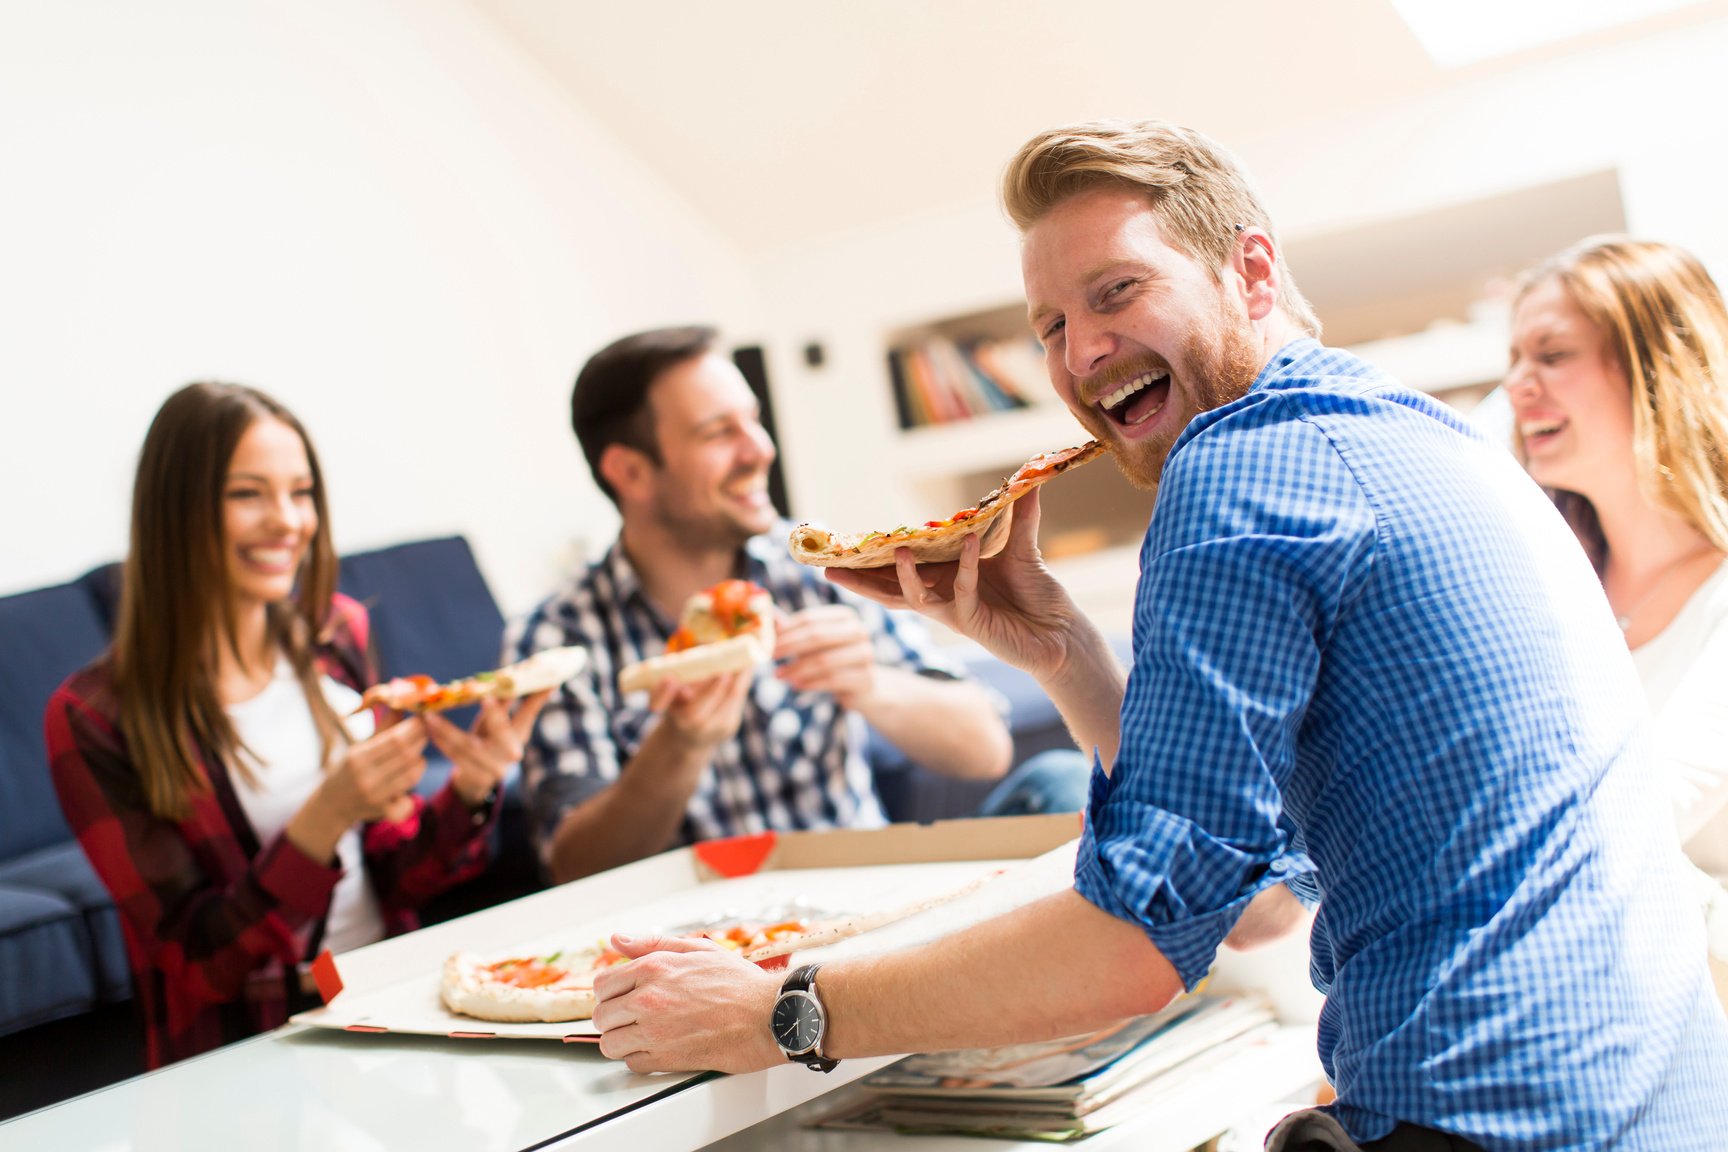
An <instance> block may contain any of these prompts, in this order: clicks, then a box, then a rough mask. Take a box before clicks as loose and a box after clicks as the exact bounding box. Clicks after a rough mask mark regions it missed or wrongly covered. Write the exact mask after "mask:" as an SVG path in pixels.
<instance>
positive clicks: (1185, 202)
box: [1002, 120, 1320, 336]
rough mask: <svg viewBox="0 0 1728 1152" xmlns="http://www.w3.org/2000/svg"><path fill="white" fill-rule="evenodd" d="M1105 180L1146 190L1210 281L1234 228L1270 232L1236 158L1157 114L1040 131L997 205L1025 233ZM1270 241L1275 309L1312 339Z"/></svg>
mask: <svg viewBox="0 0 1728 1152" xmlns="http://www.w3.org/2000/svg"><path fill="white" fill-rule="evenodd" d="M1111 185H1114V186H1118V187H1125V188H1132V189H1136V190H1138V191H1140V192H1143V193H1145V195H1146V198H1147V200H1148V202H1149V203H1150V204H1151V206H1152V211H1153V212H1154V213H1156V214H1157V216H1158V223H1159V227H1160V228H1161V229H1162V230H1163V233H1164V238H1165V240H1166V241H1167V242H1168V243H1169V244H1170V246H1171V247H1172V248H1175V249H1176V250H1177V251H1178V252H1181V253H1183V254H1184V255H1186V256H1188V257H1190V258H1191V259H1194V260H1197V261H1199V262H1200V263H1201V264H1204V265H1205V266H1206V268H1207V269H1208V270H1209V271H1210V272H1211V273H1212V275H1213V277H1214V279H1216V278H1217V276H1218V270H1219V269H1220V268H1222V267H1223V266H1224V263H1225V262H1226V261H1227V260H1229V259H1230V253H1231V251H1232V249H1234V247H1235V245H1236V235H1237V233H1238V232H1240V231H1241V230H1242V229H1243V228H1248V227H1258V228H1261V229H1263V230H1264V231H1265V232H1266V234H1267V235H1269V236H1275V233H1274V232H1273V230H1272V218H1271V216H1269V215H1268V214H1267V212H1266V209H1265V208H1264V207H1263V206H1262V205H1261V203H1260V200H1259V197H1257V196H1256V195H1255V194H1254V189H1253V188H1252V187H1251V186H1250V185H1249V183H1248V174H1247V173H1246V172H1245V171H1243V169H1242V165H1241V164H1240V163H1238V162H1237V160H1236V158H1235V157H1234V156H1232V155H1231V154H1230V153H1228V152H1226V151H1225V150H1224V149H1223V148H1221V147H1219V146H1218V145H1217V144H1215V143H1213V142H1212V141H1211V140H1209V139H1207V138H1206V137H1205V136H1202V135H1201V134H1200V133H1198V132H1195V131H1192V130H1190V129H1187V128H1179V127H1177V126H1176V125H1174V124H1166V123H1164V122H1162V121H1159V120H1141V121H1137V122H1136V121H1127V120H1095V121H1091V122H1089V123H1084V124H1069V125H1066V126H1064V127H1061V128H1052V129H1050V130H1049V131H1047V132H1041V133H1039V134H1038V135H1036V136H1034V137H1033V138H1032V139H1030V140H1028V141H1027V142H1026V143H1025V144H1024V145H1022V146H1021V148H1020V151H1018V152H1016V153H1015V154H1014V158H1013V159H1012V160H1010V161H1008V167H1007V169H1006V170H1005V171H1004V172H1003V174H1002V206H1003V208H1004V209H1005V210H1006V211H1007V213H1008V216H1009V218H1010V219H1012V220H1013V221H1014V225H1015V227H1017V228H1019V229H1020V231H1022V232H1024V231H1026V230H1027V229H1028V228H1030V227H1032V225H1033V224H1035V223H1036V222H1037V221H1038V220H1039V219H1040V218H1041V217H1043V215H1044V214H1045V213H1046V212H1048V211H1050V209H1052V208H1054V207H1055V206H1056V205H1057V204H1058V203H1060V202H1061V201H1063V200H1066V199H1067V198H1068V197H1070V196H1073V195H1075V194H1076V193H1079V192H1088V191H1091V190H1092V189H1094V188H1099V187H1106V186H1111ZM1274 248H1279V249H1280V250H1279V251H1278V266H1279V271H1280V272H1281V273H1282V275H1281V277H1280V288H1279V292H1278V305H1279V307H1281V308H1282V309H1283V310H1284V312H1285V314H1286V315H1288V316H1289V317H1290V319H1291V320H1293V321H1295V322H1296V324H1298V325H1299V326H1300V327H1302V328H1303V329H1304V330H1306V331H1307V332H1308V334H1309V335H1311V336H1319V335H1320V321H1319V319H1318V318H1317V317H1316V316H1315V315H1314V309H1313V307H1312V306H1311V305H1310V304H1309V303H1308V301H1307V299H1306V298H1304V297H1303V295H1302V293H1301V291H1300V290H1299V289H1298V288H1297V287H1296V281H1295V279H1294V278H1292V277H1291V275H1290V270H1289V267H1288V266H1287V265H1285V263H1284V255H1283V252H1282V250H1281V247H1280V246H1279V245H1277V243H1276V240H1274Z"/></svg>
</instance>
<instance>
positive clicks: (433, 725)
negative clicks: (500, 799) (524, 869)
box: [422, 690, 552, 808]
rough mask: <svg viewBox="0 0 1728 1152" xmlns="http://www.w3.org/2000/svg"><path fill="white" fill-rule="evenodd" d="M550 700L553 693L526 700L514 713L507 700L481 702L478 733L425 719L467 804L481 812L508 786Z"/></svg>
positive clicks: (441, 719)
mask: <svg viewBox="0 0 1728 1152" xmlns="http://www.w3.org/2000/svg"><path fill="white" fill-rule="evenodd" d="M551 698H552V692H551V691H550V690H547V691H545V692H535V693H534V694H533V695H531V696H524V697H523V698H522V699H521V701H520V702H518V703H517V705H516V707H515V709H514V710H512V709H511V707H510V706H509V705H508V704H506V703H505V702H504V701H502V700H482V701H481V702H480V713H479V715H477V716H475V717H474V727H473V728H471V729H469V730H468V731H467V732H464V731H462V729H460V728H458V727H456V725H454V724H452V723H450V721H448V720H446V719H444V717H442V716H439V715H437V714H435V713H431V712H428V713H427V714H426V715H425V716H424V717H423V718H422V719H423V720H424V721H425V724H426V731H427V734H428V735H430V736H431V737H432V743H434V744H436V745H437V746H438V751H440V752H442V753H444V755H445V756H447V757H448V758H449V760H450V763H451V765H452V767H453V771H452V772H451V773H450V786H451V787H452V788H454V789H456V795H457V796H459V797H460V798H461V800H462V802H463V803H464V804H466V805H468V807H470V808H478V807H480V805H481V804H483V803H485V802H486V797H488V796H490V795H491V794H492V790H493V789H494V788H497V787H499V786H501V785H502V784H503V783H504V777H505V776H507V775H509V773H510V769H511V768H512V767H513V766H514V765H515V764H516V763H517V762H518V761H519V760H521V759H522V748H523V746H524V745H525V744H527V743H528V736H529V733H531V732H533V731H534V722H535V721H536V720H538V719H539V718H540V709H541V708H543V707H545V706H546V701H548V700H550V699H551Z"/></svg>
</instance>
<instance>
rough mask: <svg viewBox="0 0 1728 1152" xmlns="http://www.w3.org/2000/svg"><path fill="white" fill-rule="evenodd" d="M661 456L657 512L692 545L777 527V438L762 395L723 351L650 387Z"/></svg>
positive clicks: (736, 541)
mask: <svg viewBox="0 0 1728 1152" xmlns="http://www.w3.org/2000/svg"><path fill="white" fill-rule="evenodd" d="M648 402H649V406H650V407H651V409H652V410H653V413H654V434H655V436H656V438H657V441H658V444H659V448H660V457H661V461H662V463H661V464H660V465H659V466H658V467H657V468H656V469H655V470H654V478H655V485H654V492H653V494H652V496H651V498H650V502H651V506H652V514H653V515H655V516H656V517H657V518H658V519H659V520H660V522H661V524H662V526H663V527H665V528H667V529H668V530H670V531H671V532H672V533H673V535H675V536H676V537H677V538H679V539H681V540H683V541H685V542H686V543H687V544H689V545H691V546H692V547H715V548H736V547H738V546H739V545H741V544H742V543H743V542H744V541H745V540H748V539H749V538H750V537H752V536H756V535H760V534H761V533H763V532H766V531H768V529H770V528H772V527H773V526H774V517H775V512H774V505H773V503H772V502H771V501H770V500H769V498H768V466H769V465H770V464H772V463H773V462H774V443H773V441H771V440H770V439H769V438H768V432H767V430H766V429H765V428H763V427H762V421H761V411H760V408H759V407H758V405H757V402H756V396H755V394H754V393H752V392H751V391H750V385H749V384H747V383H745V381H744V377H743V375H742V374H741V373H740V372H739V371H738V369H737V368H736V367H734V366H733V364H732V362H731V361H730V360H728V359H726V357H724V356H722V355H720V354H719V353H716V352H709V353H705V354H704V355H702V356H698V357H695V358H694V359H691V360H686V361H684V362H683V363H682V364H676V365H674V366H672V367H671V368H668V369H666V371H665V372H663V373H661V375H660V376H659V377H658V378H657V379H655V381H654V383H653V384H652V385H650V386H649V390H648Z"/></svg>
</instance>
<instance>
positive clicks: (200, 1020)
mask: <svg viewBox="0 0 1728 1152" xmlns="http://www.w3.org/2000/svg"><path fill="white" fill-rule="evenodd" d="M335 588H336V557H335V553H334V551H333V550H332V547H331V543H330V527H329V516H328V515H327V512H326V505H325V494H324V489H323V483H322V478H321V473H320V472H319V468H318V458H317V456H316V454H315V453H314V452H313V450H312V444H311V441H310V440H309V439H308V438H307V436H306V433H305V431H304V430H303V429H302V428H301V426H300V424H299V422H298V421H297V420H295V419H294V417H293V416H292V415H291V414H290V413H289V412H288V411H287V410H286V409H284V408H283V407H282V406H281V405H280V404H278V403H276V402H275V401H274V400H271V399H270V398H269V397H268V396H265V395H263V394H262V393H260V392H257V391H255V390H253V389H250V388H245V387H241V386H238V385H223V384H193V385H190V386H188V387H186V388H183V389H181V390H180V391H179V392H177V393H175V394H174V395H173V396H171V397H169V399H168V400H167V401H166V402H165V403H164V404H163V406H162V409H161V411H160V412H158V413H157V415H156V419H155V420H154V421H153V422H152V424H151V426H150V431H149V433H148V434H147V435H146V437H145V440H144V449H143V452H142V453H141V455H140V458H139V463H138V478H137V484H136V486H135V488H134V490H133V504H132V542H131V553H130V556H129V557H128V559H127V563H126V565H125V577H124V586H123V588H122V591H121V596H120V610H119V621H118V624H117V626H116V628H115V634H114V642H113V645H112V647H111V648H110V649H109V651H108V652H107V653H106V654H105V655H104V656H103V657H102V658H101V659H99V660H98V661H97V662H96V663H94V664H92V665H90V666H89V667H88V668H85V669H84V670H82V671H80V672H78V673H76V674H75V675H73V676H72V677H71V678H70V679H69V680H67V681H66V683H65V684H64V685H62V686H61V687H60V689H59V691H58V692H56V693H55V695H54V697H53V699H52V700H51V701H50V702H49V705H48V714H47V736H48V749H49V755H50V758H51V761H52V771H53V777H54V786H55V789H56V790H57V792H58V793H59V796H60V804H61V807H62V808H63V809H64V810H65V813H66V817H67V820H68V821H69V823H70V824H71V825H72V828H73V830H74V831H75V832H76V833H77V835H78V839H79V842H80V843H81V844H82V845H83V848H84V851H85V853H86V854H87V855H88V856H89V857H90V862H91V864H92V865H94V866H95V869H96V873H97V875H98V876H100V877H101V878H102V882H103V883H104V884H106V885H107V887H108V890H109V892H111V893H112V894H113V897H114V902H115V904H116V905H117V906H118V908H119V911H120V918H121V923H122V925H123V926H124V929H125V934H126V947H127V954H128V956H129V958H130V960H131V964H132V972H133V977H134V985H135V990H136V994H137V997H138V1004H139V1006H140V1009H141V1012H142V1014H143V1018H144V1022H145V1032H146V1036H145V1041H146V1060H147V1063H148V1065H149V1066H150V1067H152V1068H155V1067H159V1066H160V1065H162V1064H166V1063H168V1062H170V1061H173V1060H179V1059H182V1058H184V1057H187V1056H191V1055H194V1054H196V1053H199V1052H203V1051H207V1050H209V1049H211V1048H214V1047H217V1046H218V1045H220V1044H225V1043H227V1042H229V1041H232V1040H237V1039H240V1038H242V1037H245V1036H250V1035H253V1034H255V1033H257V1032H261V1031H265V1030H267V1029H270V1028H274V1027H276V1026H277V1025H279V1024H281V1023H282V1022H283V1021H284V1020H286V1019H287V1017H288V1015H289V1013H290V1012H291V1011H293V1010H294V1009H295V1008H296V1007H298V1006H299V1005H301V1004H304V1003H307V1002H308V1001H307V999H306V997H307V995H308V989H307V987H306V985H305V983H304V975H303V969H304V965H305V962H306V961H307V960H309V959H310V958H311V957H312V956H313V955H314V954H315V953H316V952H317V951H318V950H319V949H321V948H325V947H328V948H331V949H332V950H335V951H342V950H344V949H347V948H352V947H357V946H359V945H361V944H367V943H371V942H372V941H375V940H378V939H381V938H382V937H384V936H386V935H393V934H395V933H398V932H403V931H407V930H409V929H411V928H413V927H414V926H415V920H414V915H413V912H412V909H413V908H414V907H416V906H418V905H419V904H420V903H422V902H424V901H425V900H426V899H428V898H429V897H431V896H433V895H435V894H436V893H438V892H440V891H442V890H443V889H445V888H448V887H449V886H451V885H452V884H455V883H457V882H459V881H461V880H464V879H466V878H468V877H470V876H472V875H474V874H475V873H477V872H479V871H480V870H481V868H483V867H484V865H485V853H486V847H485V845H486V832H487V830H488V828H489V827H490V824H491V822H492V819H493V814H494V811H495V808H496V804H495V803H494V798H495V796H496V789H497V787H498V785H499V783H500V781H501V780H502V779H503V777H504V775H505V773H506V772H507V771H508V769H509V767H510V766H511V765H512V764H513V763H514V762H515V761H516V760H517V759H518V758H519V757H520V755H521V749H522V742H523V740H524V739H525V738H526V736H527V734H528V732H529V730H530V729H531V728H532V727H533V724H534V720H535V717H536V716H537V715H538V713H539V710H540V706H541V705H542V704H543V703H544V702H545V698H546V694H541V695H539V696H535V697H529V698H528V699H526V700H524V701H522V703H521V704H520V705H519V706H518V707H517V708H516V710H515V711H514V713H512V712H511V711H510V710H509V709H508V708H507V707H506V706H505V705H503V704H501V703H499V702H497V701H487V702H486V703H485V705H483V707H482V709H481V712H480V715H479V717H478V718H477V719H476V721H475V724H474V727H473V729H472V730H471V731H467V732H464V731H463V730H462V729H460V728H457V727H456V726H454V725H452V724H450V723H449V722H448V721H446V720H444V719H443V718H441V717H437V716H430V715H429V716H426V717H423V718H403V719H399V721H398V722H395V723H388V724H385V725H383V726H376V725H375V723H374V719H373V717H372V716H371V715H370V714H366V713H361V714H359V715H349V714H350V713H353V712H354V711H355V709H356V708H357V707H358V703H359V693H360V692H361V691H363V690H364V689H365V688H366V687H367V686H368V685H369V684H371V683H372V681H373V680H374V678H375V677H374V670H373V664H372V660H371V657H370V653H369V649H368V644H367V619H366V612H365V609H363V608H361V607H360V605H358V604H356V603H355V602H354V601H352V600H349V599H348V598H346V597H344V596H341V595H338V594H337V593H336V591H335ZM344 716H347V717H348V718H347V719H346V720H344ZM428 739H430V740H431V741H432V742H433V744H434V745H436V746H437V748H438V749H439V750H440V751H442V752H443V753H444V754H445V755H446V756H447V757H449V759H450V761H451V763H452V765H453V769H452V772H451V775H450V781H449V783H448V785H446V786H445V787H444V788H443V789H442V790H441V791H440V792H439V793H438V794H437V795H436V796H435V797H433V798H432V799H431V800H429V801H423V800H422V799H421V798H420V797H418V796H417V795H415V793H414V792H413V788H414V785H415V784H416V783H417V782H418V781H419V779H420V776H421V774H422V773H423V772H424V771H425V768H426V761H425V758H424V755H423V752H424V748H425V744H426V741H427V740H428Z"/></svg>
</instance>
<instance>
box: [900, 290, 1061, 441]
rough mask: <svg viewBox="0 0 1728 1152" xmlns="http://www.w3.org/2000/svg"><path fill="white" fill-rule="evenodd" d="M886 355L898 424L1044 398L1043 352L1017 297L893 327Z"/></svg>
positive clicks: (969, 416) (1019, 406)
mask: <svg viewBox="0 0 1728 1152" xmlns="http://www.w3.org/2000/svg"><path fill="white" fill-rule="evenodd" d="M887 360H888V381H889V388H890V393H891V395H892V396H893V399H894V415H895V420H896V423H897V424H898V425H899V427H900V429H901V430H902V431H918V430H921V429H925V428H940V427H947V426H951V425H955V424H964V423H968V422H971V421H973V420H978V419H985V418H990V417H994V416H998V415H1005V414H1009V413H1013V412H1023V411H1027V410H1030V409H1032V408H1033V407H1035V406H1038V405H1042V404H1045V403H1047V401H1048V393H1049V386H1048V384H1047V383H1046V377H1045V373H1044V352H1043V349H1042V348H1040V347H1039V346H1038V342H1037V341H1036V340H1034V339H1033V338H1032V333H1031V332H1030V331H1029V330H1028V329H1027V326H1026V314H1025V310H1024V309H1023V308H1022V307H1021V306H1019V305H1017V304H1008V305H1003V306H1002V307H999V308H992V309H988V310H986V311H982V312H975V313H970V314H967V315H962V316H955V317H951V318H947V319H941V320H935V321H932V322H930V323H927V324H921V325H916V326H913V327H911V328H907V329H902V330H901V331H898V332H895V333H892V334H890V336H889V339H888V349H887Z"/></svg>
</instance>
